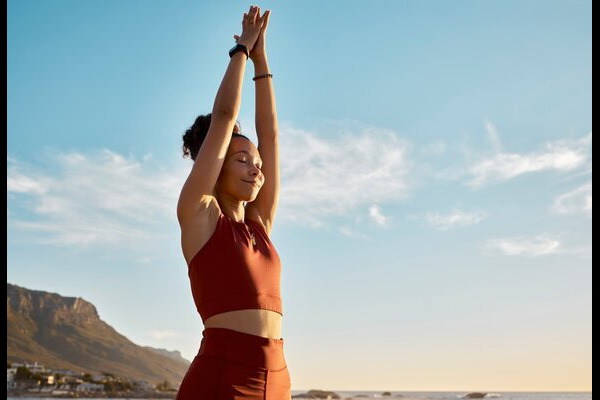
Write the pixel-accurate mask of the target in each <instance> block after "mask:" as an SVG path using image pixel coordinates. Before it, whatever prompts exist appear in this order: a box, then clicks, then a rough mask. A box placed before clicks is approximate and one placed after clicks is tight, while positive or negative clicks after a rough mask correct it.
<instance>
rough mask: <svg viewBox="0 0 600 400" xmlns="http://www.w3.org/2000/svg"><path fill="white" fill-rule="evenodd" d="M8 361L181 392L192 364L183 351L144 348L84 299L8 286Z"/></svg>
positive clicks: (8, 284)
mask: <svg viewBox="0 0 600 400" xmlns="http://www.w3.org/2000/svg"><path fill="white" fill-rule="evenodd" d="M6 326H7V327H6V336H7V339H6V347H7V361H10V362H23V361H27V362H30V363H33V362H34V361H37V362H39V363H41V364H43V365H44V366H45V367H47V368H56V369H71V370H73V371H82V372H88V373H91V374H94V373H96V374H97V373H102V372H109V373H112V374H114V375H117V376H121V377H125V378H131V379H136V380H146V381H148V382H152V383H155V384H157V383H160V382H163V381H165V380H166V381H168V382H169V384H170V386H171V387H178V386H179V384H180V382H181V380H182V379H183V376H184V375H185V373H186V371H187V369H188V368H189V366H190V362H189V361H188V360H186V359H184V358H182V357H181V354H180V353H179V352H178V351H168V350H164V349H154V348H152V347H144V346H138V345H137V344H135V343H133V342H131V341H130V340H129V339H127V338H126V337H125V336H123V335H121V334H120V333H118V332H117V331H116V330H115V329H114V328H112V327H111V326H110V325H108V324H107V323H106V322H104V321H102V320H101V319H100V317H99V316H98V312H97V311H96V307H94V305H93V304H91V303H89V302H87V301H85V300H83V299H82V298H80V297H63V296H61V295H59V294H56V293H49V292H43V291H37V290H29V289H26V288H23V287H20V286H16V285H12V284H10V283H7V284H6Z"/></svg>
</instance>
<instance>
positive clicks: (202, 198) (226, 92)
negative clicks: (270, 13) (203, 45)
mask: <svg viewBox="0 0 600 400" xmlns="http://www.w3.org/2000/svg"><path fill="white" fill-rule="evenodd" d="M257 16H258V7H250V11H249V13H244V18H243V21H242V26H243V32H242V36H241V37H240V40H239V41H238V43H239V44H244V45H245V46H246V47H247V48H248V50H249V51H250V50H252V49H253V47H254V44H255V43H256V39H257V38H258V35H259V33H260V27H261V26H262V22H263V20H262V19H260V18H258V17H257ZM246 60H247V57H246V54H245V53H244V52H243V51H238V52H237V53H234V54H233V56H232V57H231V59H230V60H229V65H228V66H227V70H226V71H225V76H224V77H223V81H222V82H221V85H220V86H219V90H218V92H217V96H216V98H215V102H214V104H213V109H212V113H211V121H210V127H209V128H208V132H207V134H206V138H205V139H204V141H203V143H202V146H201V147H200V150H199V151H198V154H197V156H196V158H195V160H194V165H193V166H192V170H191V172H190V174H189V176H188V178H187V180H186V181H185V184H184V185H183V188H182V190H181V194H180V196H179V201H178V203H177V217H178V219H179V221H180V222H183V221H184V220H187V219H188V218H190V217H192V216H193V215H195V214H196V213H197V212H198V211H200V210H202V209H203V208H204V209H205V208H207V206H208V205H209V203H210V201H211V199H212V197H213V190H214V187H215V184H216V183H217V179H218V178H219V175H220V173H221V168H222V167H223V162H224V161H225V156H226V154H227V148H228V146H229V143H230V142H231V136H232V134H233V128H234V126H235V121H236V118H237V115H238V113H239V108H240V103H241V98H242V86H243V79H244V72H245V67H246Z"/></svg>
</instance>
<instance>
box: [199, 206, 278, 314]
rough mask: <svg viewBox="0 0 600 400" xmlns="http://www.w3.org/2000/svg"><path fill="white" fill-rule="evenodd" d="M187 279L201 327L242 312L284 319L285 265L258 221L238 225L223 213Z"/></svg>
mask: <svg viewBox="0 0 600 400" xmlns="http://www.w3.org/2000/svg"><path fill="white" fill-rule="evenodd" d="M252 233H253V234H254V239H255V242H256V244H253V243H252V236H251V234H252ZM188 276H189V278H190V284H191V287H192V296H193V297H194V302H195V303H196V309H197V310H198V313H199V314H200V317H201V318H202V322H204V321H206V320H207V319H208V318H209V317H211V316H213V315H215V314H219V313H222V312H226V311H233V310H243V309H264V310H272V311H276V312H278V313H279V314H281V315H283V312H282V306H281V294H280V286H281V261H280V259H279V255H278V254H277V252H276V251H275V247H273V244H272V243H271V241H270V240H269V236H268V235H267V233H266V232H265V230H264V227H263V226H262V224H261V223H260V222H258V221H252V220H247V221H246V223H244V222H236V221H234V220H232V219H230V218H229V217H228V216H227V215H225V214H223V212H220V215H219V221H218V222H217V228H216V229H215V232H214V233H213V235H212V236H211V237H210V239H209V240H208V242H206V244H205V245H204V246H203V247H202V248H201V249H200V251H198V253H196V255H194V257H193V258H192V259H191V261H190V264H189V265H188Z"/></svg>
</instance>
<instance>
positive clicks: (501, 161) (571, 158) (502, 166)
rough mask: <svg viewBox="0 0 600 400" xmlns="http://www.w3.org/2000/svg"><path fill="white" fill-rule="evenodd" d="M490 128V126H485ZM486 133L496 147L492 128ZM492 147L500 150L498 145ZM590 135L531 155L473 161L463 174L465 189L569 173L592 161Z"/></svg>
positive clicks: (547, 145)
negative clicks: (542, 174)
mask: <svg viewBox="0 0 600 400" xmlns="http://www.w3.org/2000/svg"><path fill="white" fill-rule="evenodd" d="M488 124H489V123H488ZM488 132H493V133H490V136H491V137H492V138H494V139H493V142H494V141H497V143H499V140H498V139H497V132H496V131H495V129H493V127H492V126H490V127H488ZM497 143H496V144H494V146H495V147H499V144H497ZM591 149H592V134H591V132H590V133H589V134H588V135H587V136H584V137H583V138H580V139H577V140H571V139H562V140H557V141H554V142H548V143H545V144H544V146H543V148H542V149H541V150H538V151H534V152H530V153H523V154H519V153H502V152H497V153H496V154H494V155H491V156H486V157H485V158H483V159H481V160H479V161H476V162H475V163H474V164H473V165H471V166H469V167H468V168H467V171H466V174H467V175H468V176H470V177H471V178H470V179H469V180H468V181H467V185H468V186H470V187H472V188H476V187H480V186H482V185H484V184H486V183H488V182H493V181H505V180H509V179H512V178H515V177H517V176H520V175H523V174H526V173H531V172H539V171H545V170H556V171H560V172H568V171H572V170H575V169H577V168H580V167H582V166H585V165H586V161H588V158H591Z"/></svg>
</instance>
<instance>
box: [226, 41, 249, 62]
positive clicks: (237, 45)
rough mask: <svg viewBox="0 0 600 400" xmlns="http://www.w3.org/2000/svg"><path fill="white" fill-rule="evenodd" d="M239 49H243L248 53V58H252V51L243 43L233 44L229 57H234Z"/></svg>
mask: <svg viewBox="0 0 600 400" xmlns="http://www.w3.org/2000/svg"><path fill="white" fill-rule="evenodd" d="M238 51H243V52H244V53H245V54H246V60H247V59H248V58H250V53H249V52H248V48H247V47H246V46H244V45H243V44H239V43H238V44H236V45H235V46H233V47H232V48H231V50H229V57H233V55H234V54H235V53H237V52H238Z"/></svg>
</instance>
